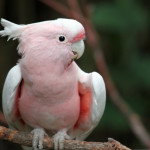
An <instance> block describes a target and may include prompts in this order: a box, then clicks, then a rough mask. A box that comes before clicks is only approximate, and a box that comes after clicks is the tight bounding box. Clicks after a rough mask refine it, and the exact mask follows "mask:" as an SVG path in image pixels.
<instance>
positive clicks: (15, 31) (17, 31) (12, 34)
mask: <svg viewBox="0 0 150 150" xmlns="http://www.w3.org/2000/svg"><path fill="white" fill-rule="evenodd" d="M1 24H2V26H3V27H4V30H2V31H0V35H1V36H8V40H9V39H11V38H13V40H15V39H17V38H19V37H20V36H21V33H22V30H23V28H24V27H25V25H17V24H15V23H12V22H10V21H8V20H5V19H1Z"/></svg>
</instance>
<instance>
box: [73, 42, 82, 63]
mask: <svg viewBox="0 0 150 150" xmlns="http://www.w3.org/2000/svg"><path fill="white" fill-rule="evenodd" d="M72 52H73V54H74V56H73V57H72V60H75V59H79V58H80V57H81V56H82V54H83V52H84V42H83V40H80V41H78V42H75V43H73V44H72Z"/></svg>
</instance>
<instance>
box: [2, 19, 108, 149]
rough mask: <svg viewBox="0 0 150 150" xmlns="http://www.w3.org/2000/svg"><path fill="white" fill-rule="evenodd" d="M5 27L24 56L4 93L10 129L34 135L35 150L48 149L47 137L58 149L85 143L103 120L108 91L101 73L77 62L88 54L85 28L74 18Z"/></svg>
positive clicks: (8, 24)
mask: <svg viewBox="0 0 150 150" xmlns="http://www.w3.org/2000/svg"><path fill="white" fill-rule="evenodd" d="M1 24H2V25H3V26H4V30H2V31H0V35H2V36H8V37H9V38H8V39H10V38H13V39H18V40H19V46H18V53H19V54H20V55H21V59H20V60H19V62H18V63H17V65H16V66H14V67H13V68H12V69H11V70H10V71H9V73H8V75H7V78H6V81H5V84H4V88H3V112H4V115H5V117H6V120H7V122H8V125H9V127H10V128H13V129H17V130H21V131H31V132H32V133H33V148H34V149H35V150H36V149H38V148H39V149H42V148H43V145H42V144H43V137H44V135H49V136H53V137H54V147H55V149H63V144H64V140H65V139H77V140H83V139H85V138H86V137H87V136H88V135H89V134H90V133H91V132H92V130H93V129H94V128H95V127H96V126H97V124H98V123H99V121H100V119H101V117H102V115H103V112H104V108H105V100H106V90H105V84H104V81H103V78H102V77H101V75H100V74H98V73H96V72H92V73H85V72H84V71H82V70H81V69H80V68H79V67H78V65H77V64H76V63H75V62H74V60H75V59H78V58H80V57H81V56H82V54H83V52H84V42H83V40H84V37H85V30H84V27H83V26H82V25H81V23H79V22H77V21H76V20H72V19H57V20H52V21H44V22H39V23H34V24H28V25H17V24H14V23H12V22H9V21H7V20H5V19H1Z"/></svg>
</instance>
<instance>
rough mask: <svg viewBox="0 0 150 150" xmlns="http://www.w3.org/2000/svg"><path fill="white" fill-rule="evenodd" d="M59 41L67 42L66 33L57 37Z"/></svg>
mask: <svg viewBox="0 0 150 150" xmlns="http://www.w3.org/2000/svg"><path fill="white" fill-rule="evenodd" d="M57 39H58V41H59V42H61V43H66V42H67V41H68V40H67V37H66V36H65V35H59V36H58V37H57Z"/></svg>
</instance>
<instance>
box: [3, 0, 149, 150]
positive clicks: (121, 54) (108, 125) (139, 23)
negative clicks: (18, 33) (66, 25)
mask: <svg viewBox="0 0 150 150" xmlns="http://www.w3.org/2000/svg"><path fill="white" fill-rule="evenodd" d="M57 2H60V4H64V5H65V6H66V5H67V4H66V1H65V0H58V1H57ZM86 3H87V4H88V9H89V11H90V15H89V16H88V19H89V20H90V21H91V22H92V24H93V26H94V28H95V30H96V31H97V34H98V36H99V43H100V46H101V49H102V52H103V55H104V58H105V61H106V63H107V69H108V70H109V73H110V76H111V78H112V80H113V82H114V84H115V86H116V88H117V90H118V92H119V93H120V95H121V96H122V97H123V98H124V100H125V101H126V103H128V105H129V106H130V107H131V109H132V110H133V111H134V112H135V113H137V114H138V115H139V116H140V118H141V120H142V122H143V124H144V126H145V128H146V129H147V132H148V133H150V116H149V114H150V24H149V23H150V22H149V20H150V16H149V14H150V1H149V0H88V1H86V0H80V1H79V4H80V7H81V10H84V9H82V8H84V4H86ZM83 13H84V12H83ZM61 17H65V16H63V15H62V14H61V13H59V12H57V11H55V10H54V9H53V8H51V7H49V6H47V5H45V4H44V3H42V2H41V1H39V0H11V1H10V0H0V18H5V19H7V20H10V21H12V22H15V23H17V24H28V23H34V22H39V21H45V20H53V19H56V18H61ZM0 29H1V30H2V27H0ZM85 44H86V49H85V52H84V55H83V57H81V59H80V60H78V61H77V64H78V65H79V66H80V67H81V68H82V69H83V70H84V71H86V72H92V71H98V69H97V66H96V64H95V61H94V56H93V51H92V50H91V47H90V46H89V45H88V42H87V41H85ZM17 45H18V41H12V40H10V41H9V42H7V38H6V37H5V38H0V70H1V71H0V95H1V94H2V88H3V84H4V80H5V77H6V75H7V73H8V71H9V69H10V68H11V67H13V66H14V65H15V64H16V63H17V61H18V59H19V58H20V57H19V56H18V54H17V50H16V48H17ZM0 102H1V99H0ZM108 137H112V138H114V139H116V140H118V141H120V142H121V143H123V144H124V145H126V146H128V147H130V148H132V149H144V148H145V145H143V144H141V142H140V141H139V140H138V138H137V137H136V135H135V134H134V133H133V131H132V130H131V128H130V125H129V123H128V121H127V119H126V118H125V117H124V115H123V114H122V113H121V112H120V111H119V109H118V108H116V106H115V105H114V103H112V101H111V100H110V97H109V95H108V94H107V104H106V109H105V112H104V115H103V117H102V120H101V122H100V124H99V125H98V127H97V128H96V129H95V130H94V132H93V133H92V134H91V135H90V136H89V137H88V138H87V140H89V141H101V142H103V141H107V138H108ZM10 148H11V149H15V150H19V149H21V148H20V146H18V145H17V144H12V143H9V142H6V141H3V140H0V150H8V149H10Z"/></svg>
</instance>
